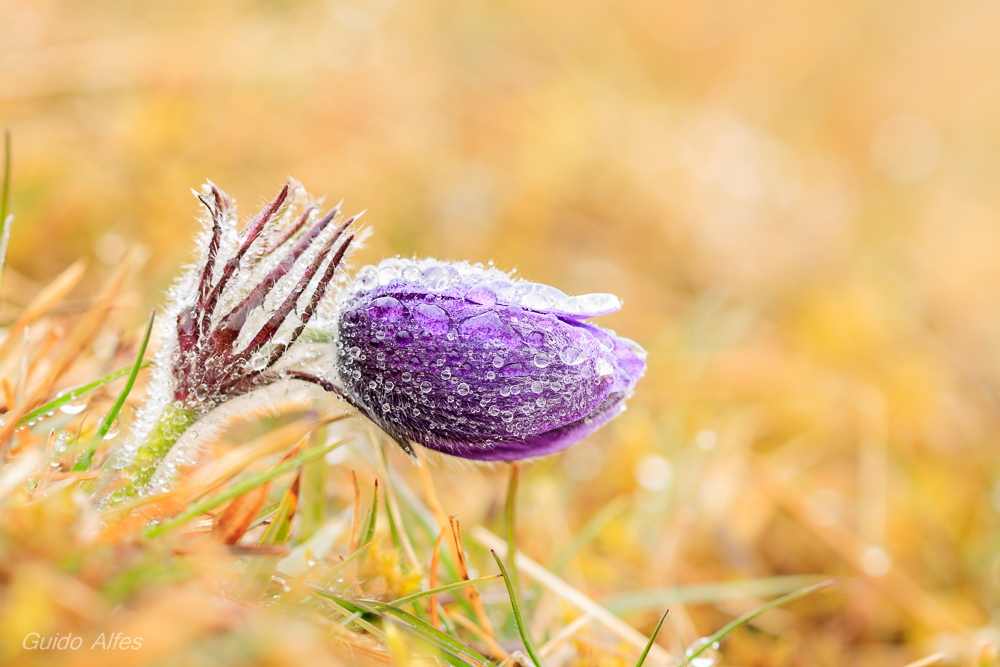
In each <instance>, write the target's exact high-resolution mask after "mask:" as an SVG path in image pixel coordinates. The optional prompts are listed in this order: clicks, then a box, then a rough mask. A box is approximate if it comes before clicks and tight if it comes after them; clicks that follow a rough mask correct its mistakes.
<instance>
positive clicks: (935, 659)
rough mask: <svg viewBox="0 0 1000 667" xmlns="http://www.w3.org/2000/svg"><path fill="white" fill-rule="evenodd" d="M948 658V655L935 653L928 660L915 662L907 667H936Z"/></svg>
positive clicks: (922, 659) (923, 659)
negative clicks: (935, 666)
mask: <svg viewBox="0 0 1000 667" xmlns="http://www.w3.org/2000/svg"><path fill="white" fill-rule="evenodd" d="M947 657H948V654H947V653H934V654H933V655H929V656H927V657H926V658H921V659H920V660H914V661H913V662H911V663H909V664H907V665H906V667H930V665H936V664H938V663H939V662H942V661H943V660H944V659H945V658H947Z"/></svg>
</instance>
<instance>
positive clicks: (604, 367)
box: [596, 355, 615, 375]
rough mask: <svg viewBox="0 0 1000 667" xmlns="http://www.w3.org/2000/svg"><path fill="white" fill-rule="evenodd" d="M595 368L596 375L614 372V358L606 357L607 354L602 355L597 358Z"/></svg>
mask: <svg viewBox="0 0 1000 667" xmlns="http://www.w3.org/2000/svg"><path fill="white" fill-rule="evenodd" d="M596 368H597V374H598V375H611V374H612V373H614V372H615V365H614V360H613V359H608V357H607V355H606V356H603V357H601V358H600V359H598V360H597V365H596Z"/></svg>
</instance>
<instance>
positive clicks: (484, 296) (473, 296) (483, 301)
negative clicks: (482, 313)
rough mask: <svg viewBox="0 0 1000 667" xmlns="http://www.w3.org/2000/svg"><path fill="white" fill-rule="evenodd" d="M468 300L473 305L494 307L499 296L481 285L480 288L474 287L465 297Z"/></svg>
mask: <svg viewBox="0 0 1000 667" xmlns="http://www.w3.org/2000/svg"><path fill="white" fill-rule="evenodd" d="M465 298H466V300H468V301H471V302H472V303H477V304H479V305H480V306H493V305H496V302H497V295H496V294H494V293H493V290H491V289H490V288H489V287H486V286H484V285H480V286H479V287H474V288H472V289H471V290H469V292H468V293H467V294H466V295H465Z"/></svg>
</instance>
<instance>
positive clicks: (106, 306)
mask: <svg viewBox="0 0 1000 667" xmlns="http://www.w3.org/2000/svg"><path fill="white" fill-rule="evenodd" d="M135 263H136V260H135V255H134V253H130V254H129V255H128V256H126V258H125V259H124V260H123V261H122V262H121V264H120V265H119V266H118V268H117V269H116V270H115V272H114V274H113V275H112V276H111V278H109V279H108V280H107V282H106V283H105V284H104V288H103V289H102V291H101V296H100V297H99V298H98V299H97V302H96V303H95V304H94V305H93V306H92V307H91V308H90V309H88V310H87V312H86V313H85V314H84V315H83V317H82V318H81V319H80V321H79V322H77V324H76V326H75V327H73V329H72V331H71V332H70V333H69V335H68V336H67V337H66V338H65V339H64V340H63V343H62V345H61V347H60V350H59V352H58V354H56V355H55V358H54V359H53V361H52V364H51V367H50V370H49V373H48V375H47V376H46V377H45V378H43V379H42V381H41V382H39V383H38V384H37V385H36V386H35V387H34V388H33V389H32V390H31V391H30V392H29V395H28V398H27V399H26V400H24V401H20V404H19V405H18V407H17V409H16V410H14V411H12V412H13V414H11V415H10V417H9V418H8V419H7V420H6V422H5V423H4V425H3V426H0V446H3V447H7V446H9V444H10V439H11V435H12V434H13V433H14V430H15V429H16V428H17V424H18V422H19V421H20V419H21V417H22V416H23V415H24V414H25V413H27V412H28V411H29V410H31V409H32V408H34V407H35V406H36V405H37V404H38V403H40V402H41V401H42V400H44V398H45V397H46V396H48V395H49V394H50V393H51V391H52V388H53V387H54V386H55V384H56V383H57V382H58V381H59V379H60V378H61V377H62V376H63V374H65V373H66V371H68V370H69V369H70V367H72V365H73V364H74V363H75V362H76V360H77V358H78V357H79V356H80V355H81V354H82V353H83V351H84V350H85V349H87V348H88V347H89V345H90V344H91V343H92V342H93V340H94V338H95V337H96V336H97V334H98V332H100V330H101V327H102V326H103V325H104V321H105V320H106V319H107V316H108V313H109V312H110V308H111V305H112V304H113V303H114V301H115V299H117V298H118V296H119V295H120V294H121V291H122V289H123V287H124V286H125V283H126V281H127V280H128V278H129V277H130V275H131V273H132V270H133V268H134V265H135ZM52 305H54V303H53V304H49V305H48V306H47V308H46V309H48V308H51V306H52Z"/></svg>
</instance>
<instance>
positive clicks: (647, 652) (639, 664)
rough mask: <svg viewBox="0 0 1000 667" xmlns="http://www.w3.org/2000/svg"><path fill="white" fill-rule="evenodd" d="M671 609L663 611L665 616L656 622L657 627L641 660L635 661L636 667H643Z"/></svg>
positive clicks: (640, 657)
mask: <svg viewBox="0 0 1000 667" xmlns="http://www.w3.org/2000/svg"><path fill="white" fill-rule="evenodd" d="M669 613H670V610H669V609H668V610H666V611H665V612H663V616H660V622H659V623H657V624H656V628H654V629H653V634H652V635H650V636H649V643H648V644H646V648H645V649H644V650H643V651H642V655H640V656H639V662H637V663H635V667H642V665H643V663H645V662H646V656H648V655H649V652H650V651H651V650H652V649H653V644H654V643H655V642H656V635H658V634H660V628H662V627H663V622H664V621H665V620H667V614H669Z"/></svg>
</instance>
